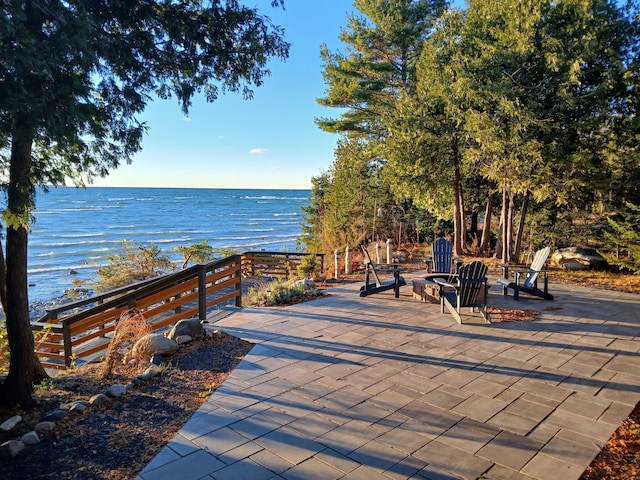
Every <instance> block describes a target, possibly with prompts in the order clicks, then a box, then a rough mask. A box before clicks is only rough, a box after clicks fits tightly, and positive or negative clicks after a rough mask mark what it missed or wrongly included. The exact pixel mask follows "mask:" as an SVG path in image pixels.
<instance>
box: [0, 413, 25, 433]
mask: <svg viewBox="0 0 640 480" xmlns="http://www.w3.org/2000/svg"><path fill="white" fill-rule="evenodd" d="M21 421H22V417H21V416H20V415H14V416H13V417H11V418H9V419H8V420H5V421H4V422H2V424H1V425H0V430H1V431H3V432H8V431H9V430H11V429H12V428H13V427H15V426H16V425H17V424H19V423H20V422H21Z"/></svg>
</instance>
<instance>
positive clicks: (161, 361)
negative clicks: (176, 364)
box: [150, 353, 167, 367]
mask: <svg viewBox="0 0 640 480" xmlns="http://www.w3.org/2000/svg"><path fill="white" fill-rule="evenodd" d="M150 362H151V363H153V364H154V365H158V366H159V367H162V366H164V365H166V364H167V359H166V358H164V357H163V356H162V355H160V354H159V353H154V354H153V355H151V360H150Z"/></svg>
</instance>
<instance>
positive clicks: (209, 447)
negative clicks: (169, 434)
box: [193, 427, 249, 455]
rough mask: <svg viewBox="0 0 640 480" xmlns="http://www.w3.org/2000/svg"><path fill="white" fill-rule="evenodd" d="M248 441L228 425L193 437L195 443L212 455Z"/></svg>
mask: <svg viewBox="0 0 640 480" xmlns="http://www.w3.org/2000/svg"><path fill="white" fill-rule="evenodd" d="M248 441H249V439H248V438H247V437H244V436H242V435H240V434H239V433H237V432H235V431H234V430H232V429H231V428H229V427H223V428H219V429H218V430H215V431H213V432H210V433H207V434H205V435H201V436H199V437H196V438H194V439H193V443H194V444H195V445H197V446H198V447H200V448H201V449H202V450H205V451H207V452H210V453H212V454H214V455H219V454H221V453H224V452H228V451H229V450H232V449H234V448H236V447H239V446H240V445H243V444H245V443H247V442H248Z"/></svg>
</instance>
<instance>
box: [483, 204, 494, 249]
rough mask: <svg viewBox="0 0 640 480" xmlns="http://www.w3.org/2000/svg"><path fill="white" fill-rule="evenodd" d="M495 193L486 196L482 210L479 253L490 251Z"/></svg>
mask: <svg viewBox="0 0 640 480" xmlns="http://www.w3.org/2000/svg"><path fill="white" fill-rule="evenodd" d="M494 198H495V195H494V194H493V193H492V194H490V195H489V198H487V207H486V209H485V211H484V222H483V223H482V238H481V239H480V253H481V254H482V255H487V256H488V255H489V254H490V253H491V216H492V215H493V200H494Z"/></svg>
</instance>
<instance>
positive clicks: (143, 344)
mask: <svg viewBox="0 0 640 480" xmlns="http://www.w3.org/2000/svg"><path fill="white" fill-rule="evenodd" d="M179 348H180V347H179V345H178V344H177V343H176V342H174V341H173V340H171V339H170V338H167V337H165V336H164V335H162V334H160V333H148V334H147V335H145V336H144V337H142V338H140V340H138V341H137V342H136V343H135V344H134V345H133V348H132V349H131V356H132V357H133V358H137V359H140V360H145V361H146V360H149V359H150V358H151V356H152V355H153V354H155V353H159V354H160V355H172V354H174V353H176V352H177V351H178V349H179Z"/></svg>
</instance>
